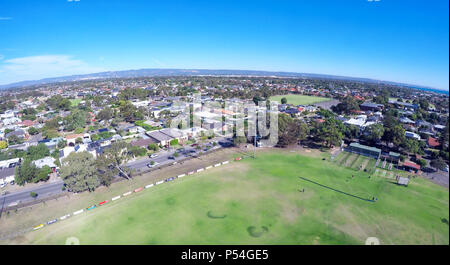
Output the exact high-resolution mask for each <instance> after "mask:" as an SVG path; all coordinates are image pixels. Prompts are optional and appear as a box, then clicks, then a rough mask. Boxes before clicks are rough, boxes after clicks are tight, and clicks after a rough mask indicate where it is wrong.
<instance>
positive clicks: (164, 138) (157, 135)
mask: <svg viewBox="0 0 450 265" xmlns="http://www.w3.org/2000/svg"><path fill="white" fill-rule="evenodd" d="M146 134H147V136H148V137H150V138H151V139H153V140H154V141H155V142H156V143H158V144H159V145H161V146H168V145H169V142H170V141H171V140H172V139H173V138H172V137H170V136H169V135H167V134H164V133H162V132H160V131H152V132H146Z"/></svg>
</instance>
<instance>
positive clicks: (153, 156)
mask: <svg viewBox="0 0 450 265" xmlns="http://www.w3.org/2000/svg"><path fill="white" fill-rule="evenodd" d="M148 157H150V158H155V157H158V154H151V155H149V156H148Z"/></svg>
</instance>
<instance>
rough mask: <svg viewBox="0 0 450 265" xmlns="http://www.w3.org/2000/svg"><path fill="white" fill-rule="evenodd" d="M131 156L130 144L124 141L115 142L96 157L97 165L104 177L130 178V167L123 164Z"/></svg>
mask: <svg viewBox="0 0 450 265" xmlns="http://www.w3.org/2000/svg"><path fill="white" fill-rule="evenodd" d="M132 157H133V153H132V146H131V145H130V144H129V143H126V142H115V143H113V144H111V146H110V147H109V148H106V149H105V150H104V152H103V154H101V155H99V156H98V158H97V167H98V169H99V170H100V171H101V172H102V175H103V176H104V177H105V178H106V179H112V177H114V176H117V175H119V176H122V177H124V178H126V179H131V169H130V168H128V167H126V166H125V164H126V163H127V162H128V161H129V160H130V159H131V158H132Z"/></svg>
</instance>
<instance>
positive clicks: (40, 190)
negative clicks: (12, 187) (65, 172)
mask: <svg viewBox="0 0 450 265" xmlns="http://www.w3.org/2000/svg"><path fill="white" fill-rule="evenodd" d="M63 185H64V182H63V181H62V180H59V181H56V182H52V183H48V184H45V185H41V186H38V187H34V188H30V189H24V190H21V191H18V192H14V193H11V194H6V195H2V196H0V209H2V208H3V207H6V206H8V205H10V204H11V203H15V202H17V203H24V202H29V201H33V200H34V198H32V197H31V196H30V192H35V193H36V194H38V197H37V198H42V197H48V196H51V195H55V194H58V193H61V192H63V190H62V187H63Z"/></svg>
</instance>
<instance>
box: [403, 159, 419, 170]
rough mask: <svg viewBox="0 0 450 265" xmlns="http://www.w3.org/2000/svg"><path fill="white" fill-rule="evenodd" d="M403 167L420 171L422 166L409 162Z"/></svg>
mask: <svg viewBox="0 0 450 265" xmlns="http://www.w3.org/2000/svg"><path fill="white" fill-rule="evenodd" d="M403 166H406V167H412V168H415V169H417V170H420V166H419V165H417V164H416V163H413V162H409V161H405V162H404V163H403Z"/></svg>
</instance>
